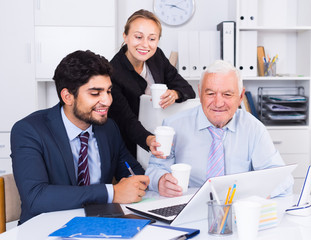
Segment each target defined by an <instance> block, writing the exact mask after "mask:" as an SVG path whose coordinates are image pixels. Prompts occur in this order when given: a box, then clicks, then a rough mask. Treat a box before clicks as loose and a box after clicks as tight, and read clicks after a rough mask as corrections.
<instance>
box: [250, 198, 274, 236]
mask: <svg viewBox="0 0 311 240" xmlns="http://www.w3.org/2000/svg"><path fill="white" fill-rule="evenodd" d="M247 200H249V201H255V202H259V203H261V204H262V206H261V213H260V220H259V231H261V230H264V229H268V228H272V227H276V226H277V223H278V216H277V203H276V202H275V201H274V200H271V199H265V198H261V197H257V196H252V197H249V198H247Z"/></svg>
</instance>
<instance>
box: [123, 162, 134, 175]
mask: <svg viewBox="0 0 311 240" xmlns="http://www.w3.org/2000/svg"><path fill="white" fill-rule="evenodd" d="M125 165H126V167H127V169H128V170H129V172H130V173H131V175H132V176H134V175H135V173H134V172H133V170H132V168H131V167H130V165H129V164H128V163H127V162H125Z"/></svg>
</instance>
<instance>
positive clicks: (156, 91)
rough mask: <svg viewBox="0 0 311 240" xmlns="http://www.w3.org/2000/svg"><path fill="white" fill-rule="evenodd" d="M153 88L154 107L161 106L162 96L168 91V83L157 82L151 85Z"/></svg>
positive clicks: (151, 88)
mask: <svg viewBox="0 0 311 240" xmlns="http://www.w3.org/2000/svg"><path fill="white" fill-rule="evenodd" d="M150 90H151V97H152V105H153V107H154V108H161V106H160V104H159V103H160V101H161V98H160V97H161V96H162V94H163V93H165V92H166V90H167V86H166V84H161V83H155V84H152V85H151V87H150Z"/></svg>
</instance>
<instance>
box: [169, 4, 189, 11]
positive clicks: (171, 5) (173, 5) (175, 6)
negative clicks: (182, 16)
mask: <svg viewBox="0 0 311 240" xmlns="http://www.w3.org/2000/svg"><path fill="white" fill-rule="evenodd" d="M165 5H166V6H170V7H171V8H177V9H179V10H182V11H184V12H187V11H186V10H185V9H183V8H181V7H178V6H177V5H175V4H165Z"/></svg>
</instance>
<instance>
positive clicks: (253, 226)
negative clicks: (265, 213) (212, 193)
mask: <svg viewBox="0 0 311 240" xmlns="http://www.w3.org/2000/svg"><path fill="white" fill-rule="evenodd" d="M233 207H234V210H235V216H236V223H237V229H238V235H239V240H254V239H257V234H258V227H259V219H260V211H261V204H260V203H258V202H252V201H246V200H245V201H244V200H240V201H237V202H236V203H234V204H233Z"/></svg>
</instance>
